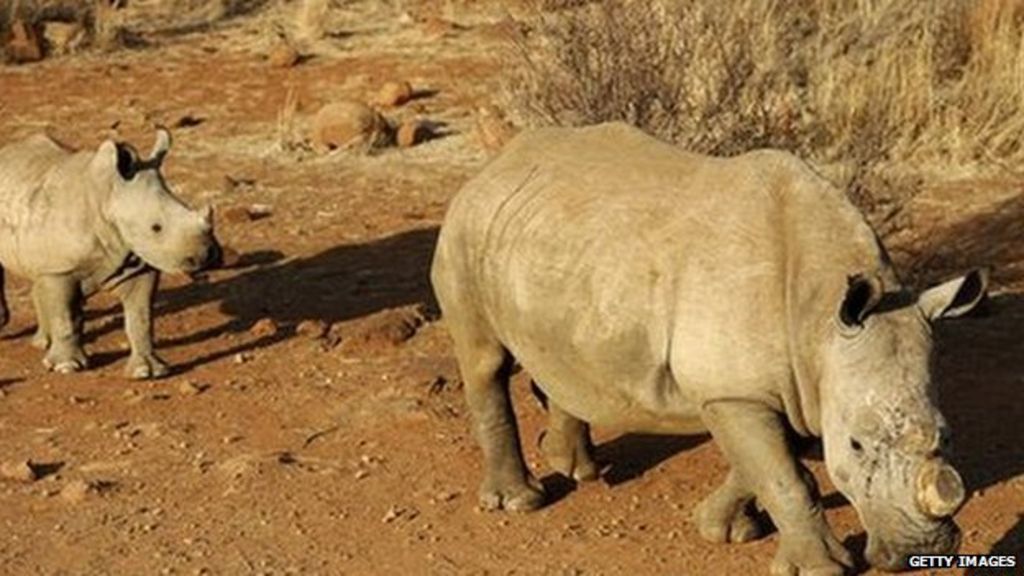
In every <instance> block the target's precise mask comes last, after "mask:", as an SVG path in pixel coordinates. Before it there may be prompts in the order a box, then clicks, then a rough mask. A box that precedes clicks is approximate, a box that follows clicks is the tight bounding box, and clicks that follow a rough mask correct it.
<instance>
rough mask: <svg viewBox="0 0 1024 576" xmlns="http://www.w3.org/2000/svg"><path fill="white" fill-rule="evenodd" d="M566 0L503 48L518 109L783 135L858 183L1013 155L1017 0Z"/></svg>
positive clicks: (681, 139)
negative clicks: (508, 49)
mask: <svg viewBox="0 0 1024 576" xmlns="http://www.w3.org/2000/svg"><path fill="white" fill-rule="evenodd" d="M566 4H569V5H572V4H583V5H582V6H579V7H576V8H569V9H567V10H561V11H558V12H556V13H542V12H538V13H537V15H536V16H535V20H536V26H535V33H534V34H533V35H532V36H530V37H528V38H527V39H525V40H520V41H518V42H517V43H516V45H515V50H514V51H513V57H514V58H515V60H516V63H517V64H518V65H517V66H515V67H514V68H515V69H517V70H518V71H519V72H518V73H516V74H513V75H512V77H511V78H510V80H509V82H508V83H507V85H506V94H507V95H508V96H509V97H510V101H511V107H512V110H513V112H515V113H517V115H518V120H520V121H521V122H523V123H525V124H527V125H583V124H592V123H597V122H602V121H608V120H623V121H626V122H630V123H632V124H635V125H637V126H640V127H642V128H644V129H646V130H648V131H649V132H652V133H655V134H657V135H659V136H661V137H663V138H666V139H668V140H671V141H673V142H677V143H679V144H680V145H682V146H684V147H686V148H690V149H693V150H697V151H702V152H706V153H710V154H720V155H730V154H736V153H739V152H742V151H745V150H749V149H753V148H759V147H776V148H783V149H788V150H791V151H793V152H795V153H797V154H799V155H801V156H803V157H805V158H807V159H809V160H811V161H812V162H815V163H816V164H817V165H819V166H820V167H823V168H824V167H829V166H831V167H836V168H837V169H836V170H830V171H829V173H830V174H831V175H838V176H839V178H838V179H839V180H841V181H843V183H844V184H847V185H849V186H851V188H852V189H854V191H855V192H857V189H858V187H860V188H863V187H864V186H865V185H876V184H877V183H878V182H880V181H884V182H888V183H889V185H892V182H893V181H894V179H898V178H902V177H904V176H907V175H911V176H913V178H917V177H918V176H920V175H922V174H927V175H929V176H941V175H943V174H948V173H949V172H950V171H951V170H957V171H977V170H985V169H991V168H993V167H997V166H1003V167H1005V166H1010V165H1013V164H1015V163H1018V162H1020V161H1021V160H1022V159H1024V149H1022V147H1021V144H1020V142H1019V135H1020V134H1021V131H1022V129H1024V43H1022V38H1024V2H1022V1H1019V0H1012V1H1011V0H1005V1H1000V0H978V1H976V2H965V1H961V0H936V1H935V2H930V3H907V2H901V1H899V0H850V1H848V2H837V1H835V0H794V1H792V2H775V1H770V0H695V1H694V2H686V3H678V2H670V1H668V0H653V1H652V2H631V1H629V0H605V1H602V2H593V3H579V2H576V3H573V2H567V3H566ZM737 15H742V16H737ZM866 183H867V184H866ZM861 192H863V190H861ZM868 196H870V194H869V195H868ZM861 200H862V201H863V202H866V203H868V204H870V203H871V202H872V198H870V197H866V198H862V199H861Z"/></svg>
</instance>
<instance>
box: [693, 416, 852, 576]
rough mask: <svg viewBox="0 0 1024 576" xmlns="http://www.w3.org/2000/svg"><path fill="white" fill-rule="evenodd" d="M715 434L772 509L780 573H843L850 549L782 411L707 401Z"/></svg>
mask: <svg viewBox="0 0 1024 576" xmlns="http://www.w3.org/2000/svg"><path fill="white" fill-rule="evenodd" d="M702 415H703V417H704V420H705V423H706V424H707V426H708V429H709V430H710V431H711V435H712V436H713V437H714V438H715V440H716V442H717V443H718V445H719V446H720V447H721V449H722V451H723V452H724V453H725V456H726V458H727V459H728V460H729V462H730V463H731V464H732V466H733V470H735V473H736V474H738V476H737V480H738V481H739V482H741V483H742V485H744V486H747V487H749V488H750V489H751V490H752V491H753V493H754V494H755V495H756V497H757V500H758V501H759V502H760V503H761V505H762V506H764V508H765V509H766V510H767V511H768V514H769V515H771V517H772V520H773V521H774V522H775V525H776V526H777V527H778V529H779V535H780V543H779V549H778V552H777V553H776V554H775V560H774V561H773V562H772V567H771V571H772V574H776V575H787V576H788V575H794V576H796V575H799V576H808V575H814V576H825V575H841V574H843V573H844V571H845V569H844V566H852V564H853V562H852V559H851V557H850V553H849V552H848V551H847V550H846V549H845V548H843V546H842V544H840V543H839V541H838V540H836V538H835V536H833V535H832V532H831V530H830V529H829V527H828V524H827V523H826V522H825V515H824V513H823V512H822V509H821V503H820V502H819V501H818V500H817V498H816V494H815V490H814V486H813V484H812V485H808V482H809V481H810V482H813V480H810V475H809V474H806V472H805V470H804V468H803V466H802V465H800V463H799V462H798V461H797V460H796V458H794V456H793V455H792V453H791V452H790V450H789V446H788V445H787V443H786V436H785V429H784V427H783V423H782V421H781V419H780V416H779V414H778V413H776V412H775V411H773V410H771V409H770V408H768V407H767V406H764V405H762V404H758V403H754V402H744V401H721V402H712V403H709V404H707V405H705V406H704V408H703V412H702Z"/></svg>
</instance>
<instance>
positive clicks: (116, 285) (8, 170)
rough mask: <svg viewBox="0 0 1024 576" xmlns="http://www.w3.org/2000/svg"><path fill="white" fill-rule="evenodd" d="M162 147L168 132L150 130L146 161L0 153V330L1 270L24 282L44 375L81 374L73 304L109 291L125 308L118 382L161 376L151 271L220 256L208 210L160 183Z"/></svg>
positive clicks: (18, 149) (194, 267)
mask: <svg viewBox="0 0 1024 576" xmlns="http://www.w3.org/2000/svg"><path fill="white" fill-rule="evenodd" d="M170 145H171V136H170V133H169V132H167V131H166V130H164V129H159V130H157V134H156V144H155V145H154V147H153V151H152V152H151V153H150V157H149V158H148V159H145V160H143V159H141V158H139V155H138V153H137V152H136V151H135V149H134V148H132V147H131V146H129V145H128V144H124V143H120V142H114V141H112V140H107V141H105V142H103V143H102V144H101V145H100V146H99V148H98V149H97V150H95V151H81V152H75V151H72V150H70V149H68V148H66V147H64V146H62V145H61V144H59V143H57V142H55V141H54V140H52V139H51V138H49V137H47V136H43V135H37V136H32V137H30V138H28V139H26V140H23V141H20V142H16V143H13V144H10V145H8V146H6V147H3V148H0V327H2V326H4V325H5V324H6V323H7V321H8V319H9V314H8V309H7V303H6V301H5V299H4V297H3V279H4V269H7V270H10V271H12V272H14V273H15V274H17V275H19V276H24V277H27V278H29V279H30V280H31V281H32V302H33V304H34V305H35V310H36V319H37V324H38V330H37V332H36V335H35V337H34V338H33V344H35V345H36V346H37V347H39V348H42V349H44V350H46V356H45V358H44V360H43V363H44V364H45V365H46V366H47V367H48V368H50V369H51V370H55V371H58V372H74V371H77V370H81V369H83V368H86V366H87V364H88V360H87V357H86V355H85V352H84V351H83V350H82V345H81V336H82V304H83V301H84V299H85V298H86V297H88V296H89V295H91V294H93V293H94V292H96V291H98V290H100V289H109V290H113V291H114V292H116V293H117V295H118V296H119V297H120V300H121V303H122V305H123V307H124V315H125V331H126V332H127V334H128V341H129V343H130V344H131V356H130V357H129V359H128V364H127V366H126V368H125V372H126V374H127V375H128V376H130V377H133V378H150V377H159V376H163V375H164V374H166V373H167V365H166V364H165V363H164V362H163V361H162V360H160V358H158V357H157V355H156V354H155V353H154V352H153V329H152V320H151V315H152V304H153V294H154V292H155V291H156V287H157V283H158V280H159V271H164V272H180V273H188V272H195V271H198V270H201V269H204V268H208V267H211V266H214V265H216V264H217V263H218V262H219V260H220V254H221V249H220V246H219V245H218V243H217V240H216V238H215V237H214V234H213V223H212V215H211V211H210V209H209V208H207V209H205V210H203V211H193V210H191V209H189V208H188V207H187V206H185V204H183V203H182V202H181V201H180V200H179V199H178V198H177V197H175V196H174V195H173V194H172V193H171V191H170V190H168V188H167V185H166V183H165V182H164V179H163V176H162V175H161V173H160V167H161V165H162V163H163V160H164V158H165V157H166V155H167V151H168V150H169V149H170Z"/></svg>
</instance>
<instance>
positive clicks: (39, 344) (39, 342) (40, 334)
mask: <svg viewBox="0 0 1024 576" xmlns="http://www.w3.org/2000/svg"><path fill="white" fill-rule="evenodd" d="M31 344H32V347H33V348H37V349H39V350H47V349H48V348H49V347H50V335H49V334H47V333H46V332H45V331H44V330H42V329H37V330H36V333H35V334H33V335H32V341H31Z"/></svg>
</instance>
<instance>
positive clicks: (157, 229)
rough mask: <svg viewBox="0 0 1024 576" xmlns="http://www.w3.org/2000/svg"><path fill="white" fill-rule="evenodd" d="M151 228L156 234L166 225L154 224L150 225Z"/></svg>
mask: <svg viewBox="0 0 1024 576" xmlns="http://www.w3.org/2000/svg"><path fill="white" fill-rule="evenodd" d="M150 229H151V230H152V231H153V233H154V234H159V233H160V232H162V231H163V229H164V227H163V226H162V225H160V224H153V225H152V226H150Z"/></svg>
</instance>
